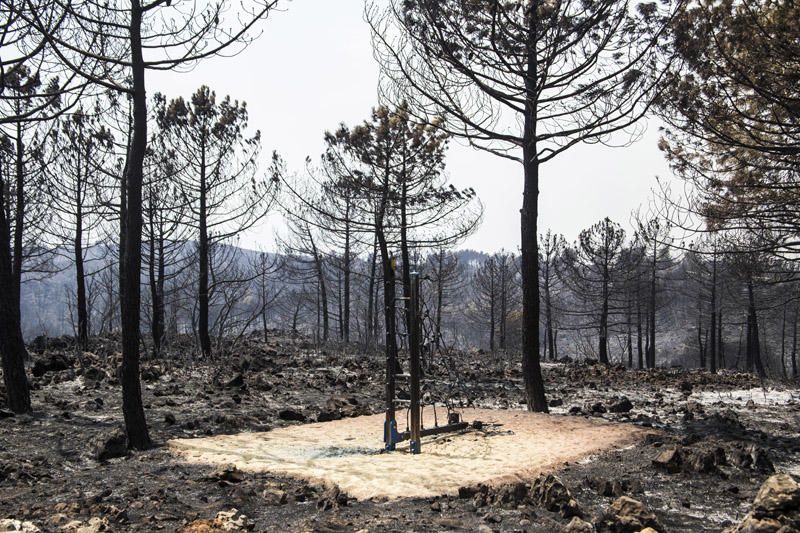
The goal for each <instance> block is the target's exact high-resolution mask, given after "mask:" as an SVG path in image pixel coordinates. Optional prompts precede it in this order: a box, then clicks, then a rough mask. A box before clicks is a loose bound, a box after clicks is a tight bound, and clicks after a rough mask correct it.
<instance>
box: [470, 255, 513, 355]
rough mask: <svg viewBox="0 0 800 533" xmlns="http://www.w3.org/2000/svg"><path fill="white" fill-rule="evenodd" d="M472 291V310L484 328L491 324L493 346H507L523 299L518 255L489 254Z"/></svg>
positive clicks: (504, 348)
mask: <svg viewBox="0 0 800 533" xmlns="http://www.w3.org/2000/svg"><path fill="white" fill-rule="evenodd" d="M472 292H473V302H472V303H473V306H471V307H470V308H468V312H469V314H470V315H471V316H472V318H473V320H477V321H478V322H479V323H480V324H481V329H484V328H487V326H488V333H489V350H490V351H492V352H494V351H495V349H496V348H497V349H500V350H506V349H507V348H508V345H507V341H508V338H509V334H508V333H509V330H508V327H509V321H510V316H511V314H512V313H513V312H514V311H515V310H516V309H517V306H518V303H519V292H520V284H519V262H518V258H517V256H515V255H514V254H511V253H508V252H502V251H501V252H498V253H495V254H492V255H491V256H489V257H488V258H486V260H484V261H483V262H482V263H481V264H480V265H479V266H478V268H477V270H476V271H475V273H474V274H473V276H472ZM495 341H497V342H495Z"/></svg>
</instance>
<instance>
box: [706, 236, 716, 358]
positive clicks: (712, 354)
mask: <svg viewBox="0 0 800 533" xmlns="http://www.w3.org/2000/svg"><path fill="white" fill-rule="evenodd" d="M709 332H710V338H709V350H708V363H709V365H708V369H709V370H710V371H711V373H712V374H716V372H717V340H718V339H717V251H716V248H715V249H714V252H713V256H712V258H711V326H710V328H709Z"/></svg>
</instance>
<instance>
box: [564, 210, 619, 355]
mask: <svg viewBox="0 0 800 533" xmlns="http://www.w3.org/2000/svg"><path fill="white" fill-rule="evenodd" d="M624 242H625V230H623V229H622V228H621V227H620V226H619V225H618V224H616V223H614V222H612V221H611V220H610V219H608V218H605V219H603V220H601V221H600V222H598V223H597V224H595V225H593V226H592V227H590V228H588V229H585V230H583V231H581V233H580V235H579V237H578V242H576V243H575V245H574V246H573V247H571V248H569V249H568V253H567V254H566V255H565V261H566V265H567V270H568V272H569V275H568V276H566V277H565V278H564V279H565V280H566V281H567V283H569V284H571V286H572V290H573V292H574V293H575V294H576V295H577V297H578V298H579V299H580V300H582V301H583V302H584V303H585V304H587V305H589V306H590V308H591V311H589V316H592V315H594V317H596V322H594V325H595V327H596V328H597V331H598V335H597V337H598V352H597V353H598V357H599V359H600V362H601V363H604V364H608V363H609V362H610V361H609V357H608V339H609V316H610V315H611V314H612V313H613V312H614V311H615V306H614V300H615V299H616V297H617V296H618V292H619V282H620V280H621V279H622V278H621V276H620V271H621V264H620V258H621V256H622V250H623V244H624Z"/></svg>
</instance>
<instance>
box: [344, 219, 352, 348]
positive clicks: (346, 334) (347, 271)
mask: <svg viewBox="0 0 800 533" xmlns="http://www.w3.org/2000/svg"><path fill="white" fill-rule="evenodd" d="M348 213H349V212H348ZM349 218H350V217H349V214H348V216H347V222H346V224H345V237H344V309H343V310H342V314H343V317H342V324H343V329H344V342H346V343H349V342H350V270H351V267H352V265H351V262H352V258H351V257H350V221H349Z"/></svg>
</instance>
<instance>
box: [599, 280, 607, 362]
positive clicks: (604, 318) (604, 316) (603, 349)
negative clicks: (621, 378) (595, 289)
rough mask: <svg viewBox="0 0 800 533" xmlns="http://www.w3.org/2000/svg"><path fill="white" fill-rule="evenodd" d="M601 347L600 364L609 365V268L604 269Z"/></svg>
mask: <svg viewBox="0 0 800 533" xmlns="http://www.w3.org/2000/svg"><path fill="white" fill-rule="evenodd" d="M598 338H599V342H600V346H599V349H598V353H599V356H600V362H601V363H603V364H605V365H607V364H608V363H609V361H608V266H606V267H605V268H604V269H603V305H602V308H601V309H600V332H599V335H598Z"/></svg>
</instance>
